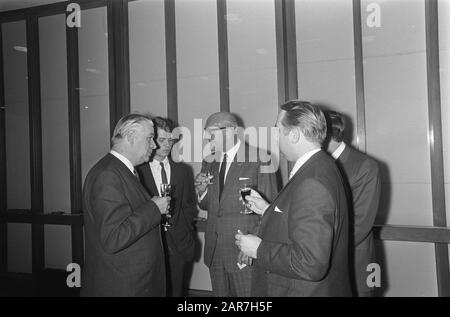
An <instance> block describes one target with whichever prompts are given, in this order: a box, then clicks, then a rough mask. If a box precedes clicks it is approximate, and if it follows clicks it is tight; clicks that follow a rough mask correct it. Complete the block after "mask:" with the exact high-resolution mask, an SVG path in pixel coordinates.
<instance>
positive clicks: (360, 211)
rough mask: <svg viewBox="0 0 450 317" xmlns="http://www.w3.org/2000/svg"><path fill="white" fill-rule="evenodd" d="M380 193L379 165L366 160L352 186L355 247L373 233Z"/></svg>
mask: <svg viewBox="0 0 450 317" xmlns="http://www.w3.org/2000/svg"><path fill="white" fill-rule="evenodd" d="M380 193H381V177H380V171H379V168H378V165H377V163H376V162H375V161H373V160H366V161H365V162H364V163H363V165H362V166H361V168H360V172H359V173H358V177H357V179H356V181H355V184H352V195H353V204H354V206H353V208H354V241H355V246H357V245H359V244H360V243H361V242H363V241H364V239H365V238H366V237H367V235H369V234H370V232H371V231H372V227H373V224H374V223H375V218H376V216H377V212H378V206H379V203H380Z"/></svg>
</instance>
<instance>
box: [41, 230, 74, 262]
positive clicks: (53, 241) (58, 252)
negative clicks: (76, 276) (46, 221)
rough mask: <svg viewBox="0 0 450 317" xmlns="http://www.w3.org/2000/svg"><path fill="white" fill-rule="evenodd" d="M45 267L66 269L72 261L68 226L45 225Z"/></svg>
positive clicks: (70, 237) (70, 236)
mask: <svg viewBox="0 0 450 317" xmlns="http://www.w3.org/2000/svg"><path fill="white" fill-rule="evenodd" d="M44 238H45V267H46V268H52V269H61V270H66V267H67V264H69V263H71V262H72V245H71V241H72V232H71V229H70V226H59V225H45V226H44Z"/></svg>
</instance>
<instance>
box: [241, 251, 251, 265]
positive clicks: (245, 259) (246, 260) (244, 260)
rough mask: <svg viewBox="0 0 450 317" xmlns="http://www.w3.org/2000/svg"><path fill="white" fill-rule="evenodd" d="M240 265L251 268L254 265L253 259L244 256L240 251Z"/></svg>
mask: <svg viewBox="0 0 450 317" xmlns="http://www.w3.org/2000/svg"><path fill="white" fill-rule="evenodd" d="M238 263H239V264H246V265H248V266H250V265H252V264H253V259H252V258H251V257H249V256H248V255H246V254H244V253H243V252H242V251H240V252H239V254H238Z"/></svg>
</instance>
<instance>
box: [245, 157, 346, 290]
mask: <svg viewBox="0 0 450 317" xmlns="http://www.w3.org/2000/svg"><path fill="white" fill-rule="evenodd" d="M347 213H348V209H347V199H346V195H345V190H344V187H343V181H342V178H341V175H340V173H339V170H338V168H337V166H336V164H335V163H334V160H333V159H332V158H331V157H329V156H328V155H327V154H326V153H325V152H323V151H319V152H317V153H316V154H314V155H313V156H312V157H311V158H310V159H309V160H308V161H306V163H305V164H304V165H303V166H302V167H301V168H300V169H299V170H298V171H297V172H296V174H295V175H294V176H293V177H292V178H291V180H290V181H289V182H288V183H287V184H286V186H285V187H284V188H283V189H282V190H281V192H280V193H279V195H278V196H277V198H275V200H274V201H273V202H272V204H271V205H270V206H269V207H268V209H267V210H266V212H265V213H264V216H263V218H262V223H261V228H260V234H259V236H260V238H261V239H262V242H261V244H260V246H259V247H258V250H257V259H256V260H255V261H254V270H253V276H252V295H253V296H350V295H351V288H350V278H349V272H348V214H347Z"/></svg>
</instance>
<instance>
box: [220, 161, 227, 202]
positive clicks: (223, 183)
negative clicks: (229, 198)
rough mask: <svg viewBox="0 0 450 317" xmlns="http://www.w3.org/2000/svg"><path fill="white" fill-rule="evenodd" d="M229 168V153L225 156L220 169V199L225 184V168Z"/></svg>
mask: <svg viewBox="0 0 450 317" xmlns="http://www.w3.org/2000/svg"><path fill="white" fill-rule="evenodd" d="M226 168H227V155H226V154H225V155H224V156H223V160H222V165H220V170H219V200H220V198H222V192H223V188H224V186H225V170H226Z"/></svg>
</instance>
